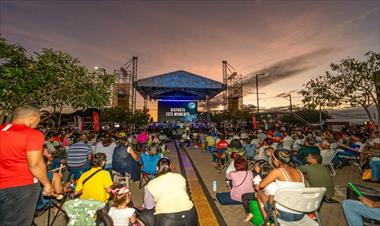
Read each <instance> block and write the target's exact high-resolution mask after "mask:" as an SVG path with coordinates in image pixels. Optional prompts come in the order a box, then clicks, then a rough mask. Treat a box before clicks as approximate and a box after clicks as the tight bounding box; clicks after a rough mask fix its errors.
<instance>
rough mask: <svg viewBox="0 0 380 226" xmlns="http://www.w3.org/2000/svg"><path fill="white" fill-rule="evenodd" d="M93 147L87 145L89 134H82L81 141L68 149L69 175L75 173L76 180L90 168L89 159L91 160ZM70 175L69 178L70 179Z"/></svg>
mask: <svg viewBox="0 0 380 226" xmlns="http://www.w3.org/2000/svg"><path fill="white" fill-rule="evenodd" d="M91 154H92V151H91V148H90V146H88V145H87V136H86V135H85V134H82V135H81V136H80V138H79V141H78V142H77V143H75V144H72V145H71V146H70V147H69V149H68V150H67V166H68V170H69V172H70V174H69V175H72V174H73V175H74V180H78V179H79V177H80V176H81V175H82V173H83V172H85V171H87V170H88V169H90V164H89V160H91ZM70 179H71V178H70V176H69V177H68V178H67V181H69V180H70Z"/></svg>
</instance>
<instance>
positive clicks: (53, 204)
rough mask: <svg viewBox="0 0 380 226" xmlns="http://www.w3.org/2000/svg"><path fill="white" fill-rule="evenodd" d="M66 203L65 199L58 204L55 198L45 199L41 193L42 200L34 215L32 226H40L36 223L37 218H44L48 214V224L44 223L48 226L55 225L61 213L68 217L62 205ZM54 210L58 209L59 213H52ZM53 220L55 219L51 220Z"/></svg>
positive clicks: (39, 201)
mask: <svg viewBox="0 0 380 226" xmlns="http://www.w3.org/2000/svg"><path fill="white" fill-rule="evenodd" d="M64 202H65V200H64V199H62V200H61V203H58V202H57V200H55V199H54V198H53V197H44V196H43V195H42V192H41V195H40V199H39V200H38V204H37V207H36V211H35V213H34V218H33V223H32V225H33V226H38V225H37V223H36V222H35V219H36V218H37V217H40V216H42V215H43V214H45V213H46V212H47V214H48V217H47V223H44V225H47V226H51V225H53V224H54V222H55V220H56V219H57V217H58V216H59V213H60V212H61V213H63V214H65V215H66V212H65V211H64V210H63V209H62V205H63V203H64ZM53 208H56V209H57V212H56V213H55V214H54V213H52V209H53ZM51 218H53V219H52V220H51Z"/></svg>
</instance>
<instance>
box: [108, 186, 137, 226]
mask: <svg viewBox="0 0 380 226" xmlns="http://www.w3.org/2000/svg"><path fill="white" fill-rule="evenodd" d="M112 200H113V207H111V209H110V211H109V212H108V214H109V215H110V216H111V218H112V220H113V224H114V225H115V226H128V225H129V223H130V222H131V223H132V224H134V223H136V222H137V221H138V219H137V217H136V212H135V209H134V208H130V207H129V203H130V202H131V193H130V192H129V189H128V188H127V187H122V188H118V189H115V190H112ZM138 222H139V223H141V222H140V221H138Z"/></svg>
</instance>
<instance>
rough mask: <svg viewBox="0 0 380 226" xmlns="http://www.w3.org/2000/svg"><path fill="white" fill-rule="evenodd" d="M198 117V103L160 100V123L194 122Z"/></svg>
mask: <svg viewBox="0 0 380 226" xmlns="http://www.w3.org/2000/svg"><path fill="white" fill-rule="evenodd" d="M197 117H198V103H197V102H196V101H181V100H176V101H174V100H170V101H169V100H160V101H158V121H160V122H165V121H182V122H192V121H194V120H196V119H197Z"/></svg>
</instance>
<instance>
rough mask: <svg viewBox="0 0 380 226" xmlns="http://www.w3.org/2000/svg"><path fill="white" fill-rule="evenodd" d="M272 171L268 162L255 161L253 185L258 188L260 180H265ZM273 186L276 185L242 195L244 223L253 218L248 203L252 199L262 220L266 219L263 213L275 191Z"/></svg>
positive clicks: (272, 184)
mask: <svg viewBox="0 0 380 226" xmlns="http://www.w3.org/2000/svg"><path fill="white" fill-rule="evenodd" d="M272 169H273V168H272V166H271V165H270V164H269V162H268V161H266V160H257V161H256V162H255V168H254V170H255V172H256V176H255V178H253V183H254V184H255V185H256V186H258V185H259V184H260V182H261V181H262V178H265V177H266V176H267V175H268V174H269V172H270V171H271V170H272ZM275 186H276V184H275V183H274V182H272V183H271V184H269V185H268V186H266V187H265V188H264V190H263V191H261V190H260V189H257V193H246V194H243V196H242V201H243V207H244V210H245V213H246V214H247V216H246V218H245V219H244V222H248V221H250V220H251V219H252V218H253V217H254V216H253V215H252V213H250V212H249V201H251V200H253V199H257V201H258V203H259V207H260V211H261V214H262V215H263V217H264V218H265V217H266V213H265V211H266V209H267V208H266V206H267V202H268V201H270V199H271V198H273V196H274V192H275V191H276V189H275V188H274V187H275ZM270 202H271V201H270ZM264 207H265V208H264Z"/></svg>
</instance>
